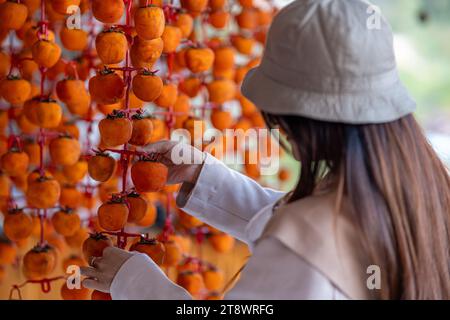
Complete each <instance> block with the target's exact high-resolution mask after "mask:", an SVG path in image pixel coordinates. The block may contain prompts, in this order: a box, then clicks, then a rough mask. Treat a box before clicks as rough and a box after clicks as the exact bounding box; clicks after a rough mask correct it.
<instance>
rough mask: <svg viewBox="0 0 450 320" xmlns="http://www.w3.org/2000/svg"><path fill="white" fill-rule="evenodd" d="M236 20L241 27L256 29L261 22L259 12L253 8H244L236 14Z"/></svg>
mask: <svg viewBox="0 0 450 320" xmlns="http://www.w3.org/2000/svg"><path fill="white" fill-rule="evenodd" d="M236 22H237V24H238V25H239V27H240V28H241V29H246V30H254V29H255V28H256V27H257V26H258V23H259V17H258V13H257V11H256V10H255V9H253V8H244V9H243V10H242V11H241V12H240V13H239V14H238V15H237V16H236Z"/></svg>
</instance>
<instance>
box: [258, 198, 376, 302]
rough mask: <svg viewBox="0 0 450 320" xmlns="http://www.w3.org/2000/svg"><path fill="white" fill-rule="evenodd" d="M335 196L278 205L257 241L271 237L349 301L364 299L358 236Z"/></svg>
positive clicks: (365, 267) (363, 273)
mask: <svg viewBox="0 0 450 320" xmlns="http://www.w3.org/2000/svg"><path fill="white" fill-rule="evenodd" d="M338 203H339V197H338V196H337V193H336V192H333V191H332V192H327V193H321V194H315V195H312V196H310V197H306V198H304V199H301V200H298V201H295V202H292V203H288V204H284V205H280V206H279V207H278V208H277V209H276V211H275V213H274V214H273V216H272V217H271V218H270V220H269V221H268V223H267V224H266V226H265V228H264V231H263V232H262V233H261V237H260V238H259V241H261V240H262V239H264V238H267V237H274V238H276V239H278V240H279V241H280V242H282V243H283V244H284V245H285V246H286V247H288V248H289V249H290V250H292V252H294V253H295V254H297V255H299V256H300V257H302V258H303V259H304V260H306V261H308V263H310V264H311V265H312V266H314V267H315V268H317V269H318V270H319V271H320V272H322V273H323V274H325V275H326V276H327V278H329V279H330V281H332V282H333V283H334V284H335V285H336V286H337V287H339V288H340V289H341V290H342V291H343V292H345V293H346V294H347V295H348V296H349V297H352V298H367V297H368V296H369V292H368V290H367V287H366V280H365V278H366V270H367V267H368V265H367V264H366V263H365V254H364V252H363V250H362V248H361V247H360V243H361V241H359V240H358V237H359V235H358V232H357V230H356V228H355V227H354V226H353V224H352V223H351V221H348V220H347V219H346V218H345V216H346V215H345V214H343V212H342V210H343V209H342V208H341V209H339V207H340V206H338Z"/></svg>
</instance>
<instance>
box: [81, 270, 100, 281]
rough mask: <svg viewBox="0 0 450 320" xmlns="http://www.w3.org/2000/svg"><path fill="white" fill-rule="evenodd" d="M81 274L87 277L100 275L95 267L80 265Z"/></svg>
mask: <svg viewBox="0 0 450 320" xmlns="http://www.w3.org/2000/svg"><path fill="white" fill-rule="evenodd" d="M80 271H81V275H83V276H85V277H88V278H95V279H97V278H98V277H99V275H100V273H99V272H98V270H97V269H95V268H92V267H80Z"/></svg>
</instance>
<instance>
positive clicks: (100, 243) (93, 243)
mask: <svg viewBox="0 0 450 320" xmlns="http://www.w3.org/2000/svg"><path fill="white" fill-rule="evenodd" d="M112 245H113V243H112V241H111V239H110V238H108V237H107V236H105V235H103V234H101V233H92V234H90V235H89V238H87V239H86V240H84V242H83V248H82V250H83V256H84V259H85V260H86V261H87V262H90V261H91V259H92V257H101V256H103V250H104V249H105V248H107V247H112Z"/></svg>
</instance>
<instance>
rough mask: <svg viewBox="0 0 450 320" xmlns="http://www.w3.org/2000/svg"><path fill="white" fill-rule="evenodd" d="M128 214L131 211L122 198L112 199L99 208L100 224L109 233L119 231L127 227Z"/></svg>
mask: <svg viewBox="0 0 450 320" xmlns="http://www.w3.org/2000/svg"><path fill="white" fill-rule="evenodd" d="M128 214H129V209H128V206H127V204H126V202H125V200H124V199H123V198H120V197H112V199H111V200H109V201H108V202H106V203H104V204H102V205H101V206H100V207H99V208H98V212H97V216H98V223H99V224H100V226H101V227H102V228H103V229H105V230H107V231H117V230H120V229H122V228H123V227H124V226H125V225H126V223H127V220H128Z"/></svg>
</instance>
